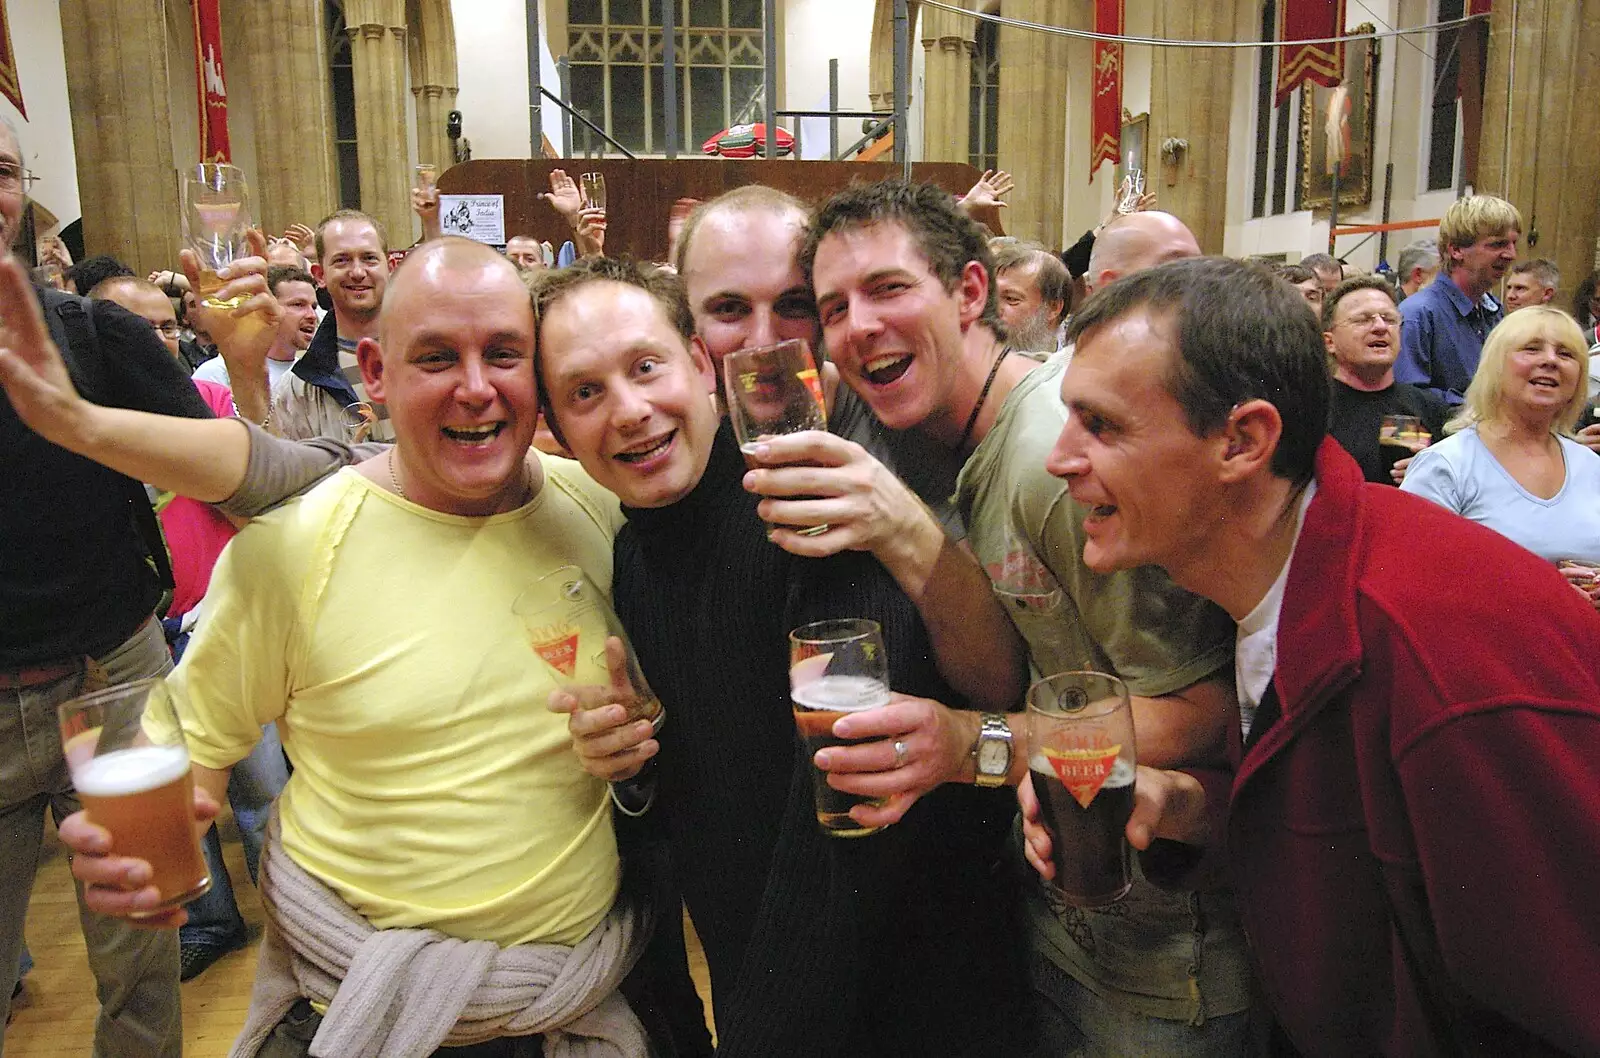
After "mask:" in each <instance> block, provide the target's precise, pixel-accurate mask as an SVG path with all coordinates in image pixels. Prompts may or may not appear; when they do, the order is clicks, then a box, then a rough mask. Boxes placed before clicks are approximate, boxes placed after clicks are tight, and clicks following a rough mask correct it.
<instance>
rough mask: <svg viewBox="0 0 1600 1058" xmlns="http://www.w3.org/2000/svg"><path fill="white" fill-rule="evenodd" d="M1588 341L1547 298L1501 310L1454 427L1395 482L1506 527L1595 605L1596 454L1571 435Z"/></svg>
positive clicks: (1599, 526)
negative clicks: (1505, 312) (1504, 313)
mask: <svg viewBox="0 0 1600 1058" xmlns="http://www.w3.org/2000/svg"><path fill="white" fill-rule="evenodd" d="M1588 375H1589V346H1588V343H1587V342H1585V341H1584V337H1583V332H1582V331H1580V330H1579V329H1578V324H1577V322H1576V321H1575V320H1573V318H1572V317H1571V316H1569V315H1567V314H1566V313H1565V312H1562V311H1561V310H1560V309H1555V308H1551V307H1549V306H1547V305H1530V306H1528V307H1527V308H1523V309H1518V310H1517V311H1516V312H1513V313H1512V314H1511V315H1509V316H1507V317H1506V319H1505V321H1504V322H1502V323H1501V324H1500V325H1499V326H1497V327H1496V328H1495V329H1494V330H1493V331H1491V332H1490V333H1489V337H1488V339H1487V340H1486V341H1485V342H1484V345H1483V359H1482V360H1481V361H1480V362H1479V364H1478V370H1477V372H1476V373H1475V374H1474V375H1473V376H1472V383H1471V385H1469V386H1468V387H1467V393H1466V398H1465V400H1464V401H1463V403H1462V407H1461V412H1460V413H1459V414H1458V415H1457V416H1456V417H1455V418H1454V419H1452V420H1451V421H1450V422H1449V423H1447V424H1446V426H1445V429H1446V431H1449V432H1451V436H1450V437H1448V438H1446V439H1445V440H1444V441H1441V442H1440V443H1438V444H1436V445H1434V446H1433V447H1432V448H1428V449H1425V450H1424V451H1422V452H1421V453H1419V454H1418V455H1417V457H1416V458H1415V459H1414V460H1413V461H1412V463H1411V468H1410V470H1409V471H1408V472H1407V474H1406V480H1405V483H1404V484H1403V485H1401V486H1400V487H1401V488H1403V489H1405V490H1406V491H1407V492H1414V493H1416V494H1417V495H1419V496H1425V497H1427V498H1428V499H1430V500H1433V501H1434V502H1435V503H1438V504H1440V505H1441V506H1444V507H1448V508H1449V509H1450V510H1452V511H1455V512H1456V513H1457V514H1460V515H1462V516H1463V517H1466V518H1470V519H1471V520H1473V521H1475V522H1479V523H1481V524H1483V525H1486V526H1488V527H1489V528H1491V529H1494V530H1495V531H1497V532H1499V533H1501V534H1503V535H1504V536H1507V537H1509V538H1511V539H1512V540H1514V541H1516V542H1517V543H1519V544H1521V545H1522V546H1523V547H1525V548H1527V549H1528V550H1530V551H1532V552H1534V553H1535V554H1537V555H1539V556H1541V557H1543V558H1546V559H1548V560H1550V561H1552V562H1561V561H1562V560H1563V559H1570V560H1575V561H1576V563H1578V564H1577V565H1570V566H1569V567H1564V569H1563V571H1564V572H1565V573H1566V575H1567V579H1568V580H1569V581H1571V582H1572V584H1573V586H1574V587H1575V588H1577V589H1578V590H1579V591H1581V592H1582V593H1583V594H1584V595H1585V596H1587V597H1588V598H1589V599H1590V600H1591V601H1592V602H1594V603H1595V606H1596V608H1597V609H1600V582H1597V580H1596V571H1597V570H1600V455H1596V454H1595V453H1594V452H1592V451H1590V450H1589V449H1587V448H1585V447H1583V446H1582V445H1580V444H1578V443H1577V442H1575V441H1573V440H1572V439H1571V438H1572V432H1573V429H1574V427H1575V426H1576V425H1577V423H1578V418H1579V416H1580V415H1581V414H1582V412H1583V407H1584V404H1585V403H1586V401H1587V398H1588V388H1587V379H1588Z"/></svg>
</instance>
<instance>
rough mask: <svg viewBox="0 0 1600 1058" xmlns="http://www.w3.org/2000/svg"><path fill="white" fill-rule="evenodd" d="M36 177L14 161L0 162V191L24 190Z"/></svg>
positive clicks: (30, 185) (29, 186)
mask: <svg viewBox="0 0 1600 1058" xmlns="http://www.w3.org/2000/svg"><path fill="white" fill-rule="evenodd" d="M35 179H36V177H35V176H34V175H33V174H32V173H30V172H28V170H26V169H24V168H23V167H22V166H20V165H18V164H17V163H16V162H0V191H26V190H28V189H29V188H31V187H32V186H33V181H34V180H35Z"/></svg>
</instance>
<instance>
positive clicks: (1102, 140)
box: [1089, 0, 1122, 180]
mask: <svg viewBox="0 0 1600 1058" xmlns="http://www.w3.org/2000/svg"><path fill="white" fill-rule="evenodd" d="M1094 31H1095V32H1096V33H1107V34H1112V35H1115V36H1121V35H1122V0H1094ZM1089 138H1090V141H1091V142H1090V145H1089V179H1090V180H1093V179H1094V173H1095V170H1096V169H1098V168H1100V163H1101V162H1110V163H1111V164H1113V165H1115V164H1117V162H1118V161H1120V160H1121V158H1122V146H1121V143H1122V44H1121V42H1120V41H1109V40H1097V41H1095V42H1094V111H1093V114H1092V119H1091V122H1090V126H1089Z"/></svg>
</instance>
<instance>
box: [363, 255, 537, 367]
mask: <svg viewBox="0 0 1600 1058" xmlns="http://www.w3.org/2000/svg"><path fill="white" fill-rule="evenodd" d="M502 279H510V281H511V283H510V285H509V286H501V287H500V289H503V290H505V291H507V292H508V293H509V292H511V291H512V290H513V289H514V290H515V292H516V296H519V297H521V298H522V299H523V300H527V287H525V286H524V285H523V283H522V280H521V279H520V278H519V277H518V273H517V266H516V265H514V264H512V263H511V261H510V260H508V259H507V258H506V257H505V256H503V255H502V254H501V253H500V252H499V251H497V250H495V249H494V248H493V247H491V246H487V245H485V244H483V243H481V242H474V241H473V240H471V239H463V238H460V237H458V236H454V235H447V236H445V237H444V238H441V239H434V240H431V241H430V242H425V243H423V244H422V245H421V246H419V247H417V248H416V249H415V250H412V251H411V253H410V254H408V255H407V256H406V259H405V261H404V262H403V263H402V264H401V265H400V267H399V268H398V269H396V270H395V273H394V275H393V276H391V277H390V278H389V288H388V291H387V292H386V294H385V296H384V299H383V308H382V309H381V310H380V312H379V314H378V334H379V340H380V341H381V342H383V343H384V344H388V342H389V337H388V334H387V332H386V331H385V328H386V327H389V326H391V325H392V324H394V322H395V321H396V320H397V319H398V318H399V317H401V316H402V315H403V316H405V317H406V318H407V319H410V318H412V317H414V315H415V314H414V313H410V312H406V313H402V312H401V311H400V310H401V309H402V308H404V307H405V306H406V305H407V304H408V303H410V302H413V301H417V300H419V299H421V300H425V301H432V300H434V299H436V298H441V297H448V296H450V292H451V291H452V290H475V289H477V288H479V287H482V288H484V289H489V288H491V287H495V286H497V285H498V284H499V281H500V280H502ZM530 305H531V302H530ZM530 311H531V310H530Z"/></svg>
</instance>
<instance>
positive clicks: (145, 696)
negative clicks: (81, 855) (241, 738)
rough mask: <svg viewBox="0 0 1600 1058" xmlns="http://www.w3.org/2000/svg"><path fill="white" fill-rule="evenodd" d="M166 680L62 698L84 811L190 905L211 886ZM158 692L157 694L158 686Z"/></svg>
mask: <svg viewBox="0 0 1600 1058" xmlns="http://www.w3.org/2000/svg"><path fill="white" fill-rule="evenodd" d="M160 685H161V681H160V680H139V681H138V682H136V683H126V684H123V685H122V686H120V687H112V688H110V689H108V690H104V691H95V692H94V693H92V694H86V695H83V696H82V697H81V698H74V699H72V700H71V701H69V702H64V703H62V705H61V707H60V709H59V710H58V712H59V714H60V718H61V747H62V753H63V755H64V756H65V757H66V760H67V769H68V771H69V772H70V774H71V775H72V785H73V786H74V787H76V788H77V791H78V799H79V800H80V801H82V802H83V808H84V811H85V812H87V813H88V815H89V820H90V821H91V822H93V823H94V824H95V825H96V826H100V827H104V828H105V829H106V830H108V831H110V832H111V848H112V850H113V851H114V852H116V854H117V855H119V856H131V857H134V858H135V859H141V860H145V861H147V862H148V863H149V864H150V884H151V885H153V886H155V887H156V889H157V890H158V891H159V892H160V893H161V903H160V904H158V905H157V906H156V907H155V908H154V909H153V910H151V911H149V912H146V913H144V914H143V915H135V916H134V917H148V916H152V915H154V914H157V913H159V912H161V911H165V910H167V909H169V908H174V907H177V906H179V905H180V904H186V903H188V902H189V901H190V900H193V899H194V898H195V897H197V896H199V895H201V894H202V893H204V892H205V891H206V890H207V889H209V888H211V876H210V875H209V874H208V873H207V871H206V863H205V860H204V859H202V858H201V856H200V840H199V836H198V835H197V833H196V831H195V821H194V778H193V774H192V773H191V771H190V769H189V751H188V749H187V748H186V747H185V746H184V742H183V729H182V728H181V727H179V725H178V718H177V715H176V713H174V712H173V709H172V702H171V700H170V699H168V698H167V697H166V695H165V694H164V693H162V692H160V691H158V690H156V689H157V688H159V687H160ZM152 691H154V692H155V693H152Z"/></svg>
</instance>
